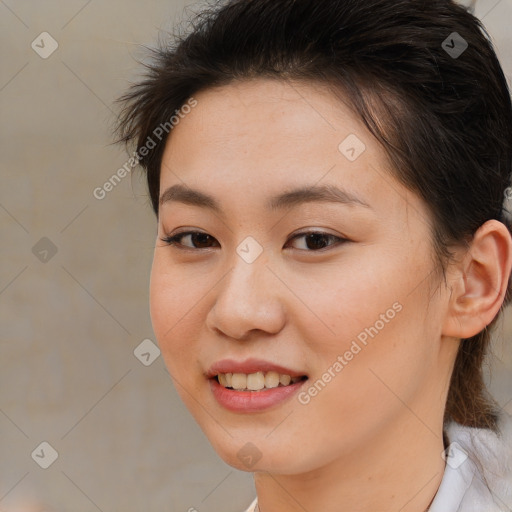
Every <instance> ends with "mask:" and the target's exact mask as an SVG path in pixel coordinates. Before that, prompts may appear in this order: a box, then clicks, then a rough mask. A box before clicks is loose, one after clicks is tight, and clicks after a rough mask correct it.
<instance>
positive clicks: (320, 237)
mask: <svg viewBox="0 0 512 512" xmlns="http://www.w3.org/2000/svg"><path fill="white" fill-rule="evenodd" d="M299 238H304V243H303V244H302V245H303V246H304V245H305V247H306V249H313V250H314V251H318V250H322V249H324V248H325V247H330V246H332V245H339V244H342V243H345V242H348V241H349V240H348V239H347V238H342V237H339V236H336V235H331V234H330V233H324V232H323V231H308V232H305V233H298V234H296V235H295V236H293V237H292V238H291V240H296V239H299ZM329 240H330V241H334V242H337V243H334V244H332V243H331V244H329V243H328V241H329ZM306 249H304V248H299V250H306ZM308 252H311V250H310V251H308Z"/></svg>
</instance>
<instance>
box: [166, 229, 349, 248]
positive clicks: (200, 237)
mask: <svg viewBox="0 0 512 512" xmlns="http://www.w3.org/2000/svg"><path fill="white" fill-rule="evenodd" d="M300 238H303V239H304V243H303V244H302V245H303V247H302V248H300V247H299V250H306V251H307V252H315V251H318V250H322V249H325V248H326V247H330V246H332V245H339V244H342V243H345V242H349V240H348V239H346V238H342V237H339V236H336V235H331V234H330V233H324V232H322V231H308V232H305V233H298V234H296V235H294V236H293V237H292V238H290V240H292V241H293V240H297V239H300ZM184 239H188V240H189V242H190V243H191V244H192V245H184V244H183V243H182V240H184ZM160 240H162V242H165V243H166V244H167V245H172V246H175V247H177V248H178V249H183V250H187V249H192V250H194V249H209V248H210V247H212V246H211V245H208V244H210V243H212V242H215V243H217V244H218V242H217V240H215V238H214V237H212V236H211V235H209V234H208V233H203V232H202V231H183V232H181V233H177V234H175V235H173V236H166V237H164V238H161V239H160ZM329 241H331V242H334V243H329ZM304 246H305V247H304Z"/></svg>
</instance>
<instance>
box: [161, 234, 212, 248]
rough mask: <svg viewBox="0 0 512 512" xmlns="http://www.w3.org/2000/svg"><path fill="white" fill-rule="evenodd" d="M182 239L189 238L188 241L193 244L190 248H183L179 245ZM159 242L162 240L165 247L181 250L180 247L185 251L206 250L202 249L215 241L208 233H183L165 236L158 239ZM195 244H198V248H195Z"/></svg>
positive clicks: (186, 246) (187, 246)
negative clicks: (170, 246) (169, 246)
mask: <svg viewBox="0 0 512 512" xmlns="http://www.w3.org/2000/svg"><path fill="white" fill-rule="evenodd" d="M184 238H189V240H190V241H191V242H192V244H193V245H192V247H191V246H190V245H185V246H184V245H183V244H182V243H181V240H182V239H184ZM160 240H162V242H165V243H166V244H167V245H172V246H175V247H177V248H178V249H181V248H182V247H185V248H186V249H204V248H206V249H208V248H209V247H208V246H206V247H204V245H205V244H206V245H207V244H208V242H211V241H212V240H215V238H213V237H212V236H210V235H209V234H208V233H203V232H202V231H183V232H181V233H177V234H176V235H173V236H166V237H164V238H160ZM195 244H198V245H199V247H197V246H196V245H195ZM186 249H185V250H186Z"/></svg>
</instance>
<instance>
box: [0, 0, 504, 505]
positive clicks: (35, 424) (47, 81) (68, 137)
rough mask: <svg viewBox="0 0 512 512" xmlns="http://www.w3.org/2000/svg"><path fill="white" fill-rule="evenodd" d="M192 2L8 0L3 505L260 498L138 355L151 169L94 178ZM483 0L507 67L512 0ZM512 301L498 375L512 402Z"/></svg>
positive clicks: (148, 333)
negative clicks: (144, 60)
mask: <svg viewBox="0 0 512 512" xmlns="http://www.w3.org/2000/svg"><path fill="white" fill-rule="evenodd" d="M187 5H193V6H194V10H197V9H198V8H199V7H198V6H199V5H200V4H197V3H195V4H192V2H187V1H183V0H180V1H178V0H150V1H147V2H141V1H135V0H129V1H121V0H104V1H100V0H90V1H87V0H67V1H63V0H60V1H59V0H46V1H38V0H0V42H1V44H0V59H1V66H0V112H1V120H2V122H1V128H0V129H1V133H0V141H1V142H0V144H1V162H2V163H1V187H0V225H1V266H0V510H14V504H15V503H19V502H20V500H21V499H22V498H26V497H28V496H29V495H30V494H31V493H35V494H36V495H37V496H38V497H39V498H40V499H42V500H45V501H46V502H47V503H49V504H50V505H51V506H53V507H54V508H55V509H56V510H59V511H66V510H69V511H71V510H72V511H73V512H81V511H84V512H85V511H98V510H100V511H103V512H107V511H121V510H123V511H125V512H130V511H138V510H144V511H148V512H149V511H159V512H165V511H168V512H175V511H176V512H181V511H183V512H186V511H189V509H191V508H192V507H194V508H195V509H196V510H197V511H198V512H206V511H211V512H221V511H222V512H238V511H241V510H243V509H244V508H245V507H246V506H247V505H248V504H249V503H250V501H251V500H252V497H253V494H254V488H253V483H252V477H251V475H250V474H249V473H243V472H239V471H236V470H234V469H232V468H231V467H229V466H227V465H226V464H224V463H223V462H222V461H221V460H220V459H219V458H218V457H217V455H216V454H215V452H214V451H213V450H212V448H211V447H210V445H209V443H208V442H207V440H206V438H205V437H204V436H203V434H202V432H201V431H200V429H199V427H197V425H196V424H195V422H194V421H193V420H192V418H191V417H190V416H189V414H188V412H187V411H186V409H185V408H184V406H183V405H182V404H181V402H180V400H179V398H178V396H177V394H176V392H175V390H174V388H173V386H172V384H171V381H170V379H169V377H168V375H167V372H166V370H165V368H164V365H163V362H162V358H161V357H159V358H157V359H156V360H155V361H154V362H153V363H152V364H150V365H149V366H144V365H143V364H142V363H141V362H140V361H139V360H138V359H137V358H136V357H135V356H134V350H135V348H136V347H137V346H138V345H139V344H140V343H141V342H142V341H143V340H144V339H152V340H153V341H154V336H153V332H152V328H151V321H150V317H149V309H148V286H149V271H150V266H151V259H152V251H153V244H154V239H155V235H156V231H155V228H156V225H155V219H154V217H153V214H152V212H151V209H150V206H149V201H148V199H147V197H146V193H145V185H144V182H143V180H142V179H141V177H140V176H141V175H140V172H138V171H137V172H136V173H134V174H133V175H132V177H131V178H130V177H127V178H124V180H123V181H122V182H121V183H120V184H119V185H117V186H116V187H115V188H114V190H112V191H111V192H110V193H108V194H107V196H106V197H105V198H104V199H103V200H98V199H96V198H95V197H94V196H93V190H94V189H95V188H96V187H101V186H102V185H103V183H104V182H105V181H106V180H107V179H108V178H109V177H110V176H112V174H114V173H115V172H116V170H117V169H118V168H119V167H120V166H122V164H123V163H124V162H125V161H126V158H127V156H126V154H125V152H124V150H123V148H121V147H114V146H110V145H109V144H110V142H111V136H110V131H109V130H110V127H111V125H112V122H113V118H114V117H113V113H112V111H111V109H112V108H113V106H112V103H113V100H114V99H115V98H116V97H118V96H119V95H120V93H121V92H122V91H124V90H125V89H126V87H127V85H128V81H129V80H131V79H134V78H135V77H136V74H137V73H138V71H139V67H138V65H137V63H136V62H135V60H134V57H140V56H141V55H143V52H142V51H141V49H140V47H139V45H141V44H149V45H151V44H153V43H155V41H156V39H157V35H158V31H159V30H166V29H169V28H170V27H172V26H173V24H174V23H175V22H176V21H177V20H179V19H181V18H182V16H183V15H185V16H186V12H185V13H184V12H183V9H184V8H185V7H186V6H187ZM476 9H477V10H476V14H477V15H478V16H480V17H481V18H483V20H484V23H485V25H486V26H487V28H488V30H489V32H490V33H491V35H492V37H493V38H494V40H495V43H496V46H497V50H498V52H499V56H500V57H501V59H502V63H503V67H504V69H505V72H506V74H507V75H508V76H510V75H511V72H512V39H511V36H510V29H509V22H510V20H511V19H512V0H501V1H497V0H479V2H477V8H476ZM189 11H190V10H189ZM42 32H48V33H49V34H51V36H52V37H53V38H54V39H55V40H56V41H57V42H58V49H57V50H56V51H55V52H54V53H53V54H52V55H51V56H49V57H48V58H46V59H43V58H41V57H40V56H39V55H38V54H37V53H36V51H34V50H33V49H32V48H31V43H32V41H34V40H35V41H36V43H37V42H38V41H39V42H40V38H38V37H37V36H39V34H41V33H42ZM44 37H45V38H46V37H47V36H44ZM45 41H46V42H45V49H46V50H45V51H47V50H48V49H49V48H50V41H49V39H45ZM39 44H40V46H42V44H41V43H39ZM40 51H43V48H40ZM43 237H46V238H47V239H49V241H51V242H49V241H48V240H43V241H41V242H40V239H41V238H43ZM36 244H38V245H36ZM34 246H36V249H34V250H33V248H34ZM45 250H46V251H48V252H47V253H44V251H45ZM52 250H53V251H55V250H56V253H55V254H53V253H52ZM34 252H35V253H36V254H34ZM41 258H43V260H44V259H45V258H46V259H47V261H46V262H45V261H41ZM510 318H511V317H510V312H508V313H507V317H506V318H505V319H504V321H503V322H502V323H501V324H500V327H499V329H498V332H497V336H496V343H495V349H494V350H495V356H493V357H492V358H491V359H490V363H491V366H492V369H493V371H492V379H491V382H490V384H491V389H492V390H493V392H494V394H495V396H496V397H497V399H498V400H499V402H500V403H501V405H502V406H504V407H505V408H506V409H507V410H508V412H509V413H512V349H511V345H512V344H511V343H510V337H511V333H512V322H511V321H510ZM505 340H506V342H507V344H505ZM43 441H46V442H48V443H50V445H51V446H52V447H53V448H54V449H55V450H56V451H57V452H58V458H57V460H56V461H55V462H54V463H53V464H52V465H51V466H50V467H49V468H48V469H42V468H41V467H39V465H38V464H36V462H35V460H34V459H37V453H41V452H40V450H41V448H38V446H39V445H40V443H41V442H43ZM36 448H37V450H36ZM34 450H36V451H35V455H34V459H33V458H32V457H31V454H32V453H33V452H34ZM38 450H39V451H38ZM43 451H44V447H43ZM44 453H45V455H44V457H49V453H50V452H49V450H48V449H46V452H44ZM39 460H42V459H41V458H40V459H39ZM45 460H48V459H45Z"/></svg>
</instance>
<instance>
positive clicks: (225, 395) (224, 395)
mask: <svg viewBox="0 0 512 512" xmlns="http://www.w3.org/2000/svg"><path fill="white" fill-rule="evenodd" d="M209 380H210V388H211V390H212V393H213V396H214V397H215V399H216V400H217V402H219V404H220V405H222V406H223V407H225V408H226V409H228V410H230V411H233V412H257V411H262V410H264V409H268V408H270V407H273V406H275V405H278V404H281V403H282V402H284V401H285V400H287V399H288V398H290V397H291V396H292V395H294V394H295V393H297V391H298V390H299V389H300V388H301V387H302V385H303V384H304V383H305V382H306V379H304V380H299V381H298V382H296V383H295V384H290V385H288V386H278V387H277V388H270V389H265V390H262V391H236V390H234V389H227V388H225V387H224V386H221V385H220V384H219V382H218V381H217V379H209Z"/></svg>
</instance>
